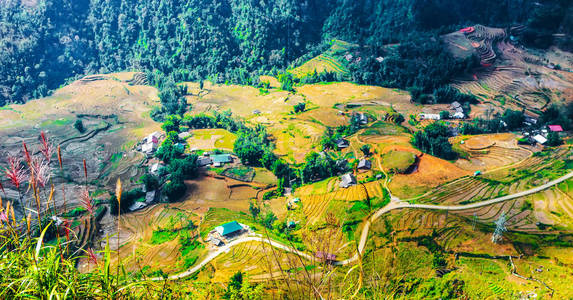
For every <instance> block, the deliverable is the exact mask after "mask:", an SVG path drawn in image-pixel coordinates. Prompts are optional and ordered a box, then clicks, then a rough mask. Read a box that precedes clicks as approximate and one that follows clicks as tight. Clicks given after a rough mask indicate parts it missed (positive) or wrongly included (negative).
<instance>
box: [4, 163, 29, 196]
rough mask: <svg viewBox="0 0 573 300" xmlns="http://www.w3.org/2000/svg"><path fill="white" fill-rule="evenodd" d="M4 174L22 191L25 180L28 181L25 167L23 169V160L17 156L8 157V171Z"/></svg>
mask: <svg viewBox="0 0 573 300" xmlns="http://www.w3.org/2000/svg"><path fill="white" fill-rule="evenodd" d="M4 173H5V174H6V176H7V177H8V179H10V182H11V183H12V184H13V185H14V186H15V187H16V188H17V189H20V186H21V185H22V183H23V182H24V180H26V172H25V171H24V167H22V160H21V159H19V158H17V157H15V156H9V157H8V169H6V170H5V171H4Z"/></svg>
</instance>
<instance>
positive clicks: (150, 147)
mask: <svg viewBox="0 0 573 300" xmlns="http://www.w3.org/2000/svg"><path fill="white" fill-rule="evenodd" d="M161 136H162V134H161V132H159V131H155V132H153V133H152V134H150V135H148V136H147V137H146V138H145V139H144V140H143V145H141V152H143V153H145V154H147V155H148V156H149V155H152V154H153V153H154V152H155V150H157V147H158V146H159V139H160V138H161Z"/></svg>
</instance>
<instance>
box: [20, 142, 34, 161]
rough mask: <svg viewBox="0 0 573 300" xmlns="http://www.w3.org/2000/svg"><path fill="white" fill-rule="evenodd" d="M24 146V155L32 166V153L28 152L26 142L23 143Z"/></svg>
mask: <svg viewBox="0 0 573 300" xmlns="http://www.w3.org/2000/svg"><path fill="white" fill-rule="evenodd" d="M22 146H23V147H24V155H25V156H26V162H27V163H28V164H30V163H31V162H32V158H31V157H30V152H29V151H28V146H26V143H25V142H22Z"/></svg>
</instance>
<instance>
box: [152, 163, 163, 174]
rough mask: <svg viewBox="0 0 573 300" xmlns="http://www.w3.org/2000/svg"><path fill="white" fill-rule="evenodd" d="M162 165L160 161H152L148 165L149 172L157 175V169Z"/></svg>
mask: <svg viewBox="0 0 573 300" xmlns="http://www.w3.org/2000/svg"><path fill="white" fill-rule="evenodd" d="M161 167H163V164H161V163H154V164H152V165H151V167H149V173H151V174H153V175H158V174H159V169H160V168H161Z"/></svg>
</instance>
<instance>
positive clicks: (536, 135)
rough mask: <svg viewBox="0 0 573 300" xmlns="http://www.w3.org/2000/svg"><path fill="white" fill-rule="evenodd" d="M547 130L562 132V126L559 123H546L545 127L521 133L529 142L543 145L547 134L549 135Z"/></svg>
mask: <svg viewBox="0 0 573 300" xmlns="http://www.w3.org/2000/svg"><path fill="white" fill-rule="evenodd" d="M533 120H535V119H533ZM536 123H537V122H536ZM534 124H535V123H534ZM549 132H557V133H559V132H563V127H561V125H548V126H547V128H543V129H535V130H530V131H524V132H523V133H522V134H523V137H524V138H525V139H527V141H528V143H529V144H535V143H537V144H540V145H544V144H545V143H547V136H548V135H549Z"/></svg>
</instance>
